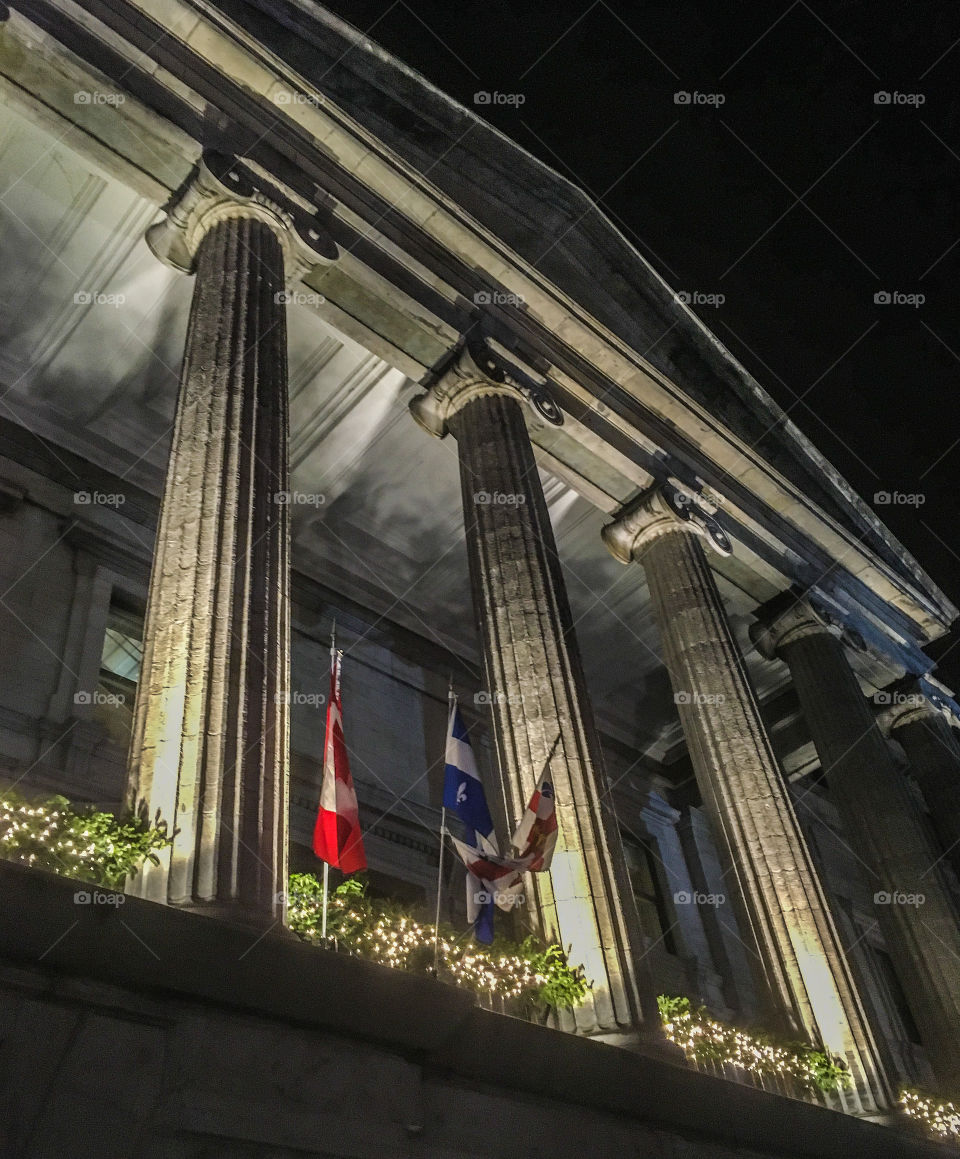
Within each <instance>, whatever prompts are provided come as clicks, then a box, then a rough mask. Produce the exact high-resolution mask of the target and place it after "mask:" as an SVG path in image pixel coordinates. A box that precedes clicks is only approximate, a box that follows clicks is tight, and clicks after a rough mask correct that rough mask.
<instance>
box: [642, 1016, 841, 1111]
mask: <svg viewBox="0 0 960 1159" xmlns="http://www.w3.org/2000/svg"><path fill="white" fill-rule="evenodd" d="M658 1003H659V1006H660V1018H661V1022H662V1024H663V1030H664V1033H665V1034H666V1036H667V1038H668V1039H669V1040H670V1042H673V1043H675V1044H676V1045H677V1046H679V1047H680V1048H681V1049H682V1050H683V1052H684V1054H685V1055H686V1056H687V1058H689V1059H691V1060H694V1061H697V1062H707V1061H709V1062H714V1063H718V1064H719V1065H721V1066H734V1067H739V1068H740V1069H741V1070H745V1071H747V1072H748V1073H750V1074H753V1075H756V1076H758V1077H761V1076H763V1075H773V1076H779V1077H789V1078H794V1079H797V1080H798V1081H799V1082H800V1083H802V1084H803V1085H804V1086H806V1087H809V1088H812V1089H815V1090H833V1089H836V1087H837V1086H845V1085H846V1084H847V1083H848V1082H849V1078H848V1076H847V1074H846V1072H845V1070H844V1068H843V1066H842V1064H840V1063H839V1062H838V1061H837V1060H834V1059H832V1058H831V1057H830V1056H829V1055H828V1054H827V1053H826V1052H825V1051H822V1050H818V1049H816V1048H815V1047H813V1046H807V1045H805V1044H798V1045H797V1046H795V1047H794V1046H781V1045H778V1044H776V1043H772V1042H769V1041H765V1040H764V1039H763V1038H762V1037H758V1036H756V1035H752V1034H750V1033H748V1032H747V1031H745V1030H741V1029H740V1028H738V1027H736V1026H727V1025H725V1024H724V1023H722V1022H718V1021H717V1020H716V1019H714V1018H711V1017H710V1015H709V1014H707V1013H706V1011H704V1010H702V1009H701V1010H696V1009H694V1008H693V1007H692V1005H691V1003H690V1000H689V999H688V998H667V997H666V996H663V995H661V997H660V998H659V999H658Z"/></svg>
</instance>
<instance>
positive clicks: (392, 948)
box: [287, 873, 590, 1010]
mask: <svg viewBox="0 0 960 1159" xmlns="http://www.w3.org/2000/svg"><path fill="white" fill-rule="evenodd" d="M287 924H288V926H289V927H290V929H291V930H293V931H294V932H295V933H296V934H298V935H299V936H300V937H301V938H303V939H304V940H305V941H308V942H313V943H315V944H319V945H322V944H324V940H323V936H322V924H323V885H322V883H321V882H320V881H319V880H318V878H316V877H315V876H314V875H313V874H312V873H294V874H291V876H290V890H289V893H288V906H287ZM437 931H438V927H437V926H435V925H433V923H430V922H421V921H419V920H417V919H416V918H414V917H413V916H412V915H411V914H410V913H409V912H407V910H406V909H405V907H404V906H402V905H400V904H399V903H397V902H393V901H388V900H386V899H383V898H374V897H371V896H370V895H369V894H368V892H367V889H366V886H365V884H364V882H363V881H362V880H361V879H359V878H356V877H352V878H347V879H346V881H344V882H342V883H341V884H340V885H338V886H337V887H336V888H335V889H333V890H331V891H330V897H329V900H328V905H327V937H326V944H328V945H336V946H337V947H338V948H342V949H345V950H346V951H347V952H348V953H351V954H356V955H357V956H358V957H361V958H367V959H369V960H370V961H374V962H379V963H380V964H381V965H385V966H391V967H393V968H397V969H404V970H412V971H415V972H417V973H432V972H433V965H434V953H435V950H434V942H435V938H437ZM437 948H438V951H439V952H438V953H437V966H438V974H439V975H440V976H441V977H444V978H447V979H448V980H450V981H452V982H455V983H456V984H457V985H461V986H466V987H468V988H469V989H471V990H475V991H476V992H477V993H480V994H485V995H488V996H490V997H497V998H504V999H519V1000H522V1001H523V1002H525V1003H527V1004H529V1005H530V1006H532V1007H534V1008H537V1007H539V1008H540V1009H542V1010H549V1009H558V1008H562V1007H571V1006H576V1005H578V1004H579V1003H580V1002H582V1001H583V998H584V996H585V995H586V994H587V992H588V991H589V989H590V986H589V983H588V982H587V981H586V979H585V978H584V976H583V971H582V970H580V969H574V968H573V967H571V966H570V964H569V963H568V961H567V956H566V954H565V953H564V951H563V949H562V947H560V946H557V945H549V946H544V945H542V944H541V943H540V942H538V940H537V939H536V938H535V937H533V936H532V935H531V936H529V937H527V938H525V939H524V940H523V942H521V943H519V944H518V943H516V942H511V941H510V940H509V939H506V938H503V937H502V936H501V937H497V938H496V939H495V941H494V943H493V945H491V946H489V947H479V946H474V945H471V944H465V943H464V942H463V940H462V937H461V936H460V935H458V934H457V933H456V931H454V930H453V929H452V928H451V927H449V926H446V925H444V924H441V925H440V926H439V937H438V938H437Z"/></svg>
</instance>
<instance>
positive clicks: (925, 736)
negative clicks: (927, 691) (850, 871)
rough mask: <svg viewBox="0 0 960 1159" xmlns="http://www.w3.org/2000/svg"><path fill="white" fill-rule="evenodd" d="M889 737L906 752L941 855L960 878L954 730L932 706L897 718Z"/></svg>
mask: <svg viewBox="0 0 960 1159" xmlns="http://www.w3.org/2000/svg"><path fill="white" fill-rule="evenodd" d="M890 735H891V737H892V738H893V739H894V740H896V741H898V742H899V743H900V745H901V746H902V747H903V751H904V753H906V756H907V760H908V761H909V762H910V772H911V774H912V776H913V778H914V780H915V781H916V782H917V785H918V786H919V788H920V792H921V793H922V794H923V799H924V801H925V802H926V804H927V808H928V809H929V810H930V820H931V822H932V824H933V829H934V832H935V833H936V835H937V838H938V839H939V841H940V844H941V847H942V852H943V853H944V854H945V855H946V857H947V859H948V860H949V862H950V864H951V865H952V866H953V868H954V870H955V872H956V874H957V877H958V879H960V748H958V746H957V739H956V734H955V731H954V729H952V728H951V727H950V725H949V724H948V722H947V721H946V719H945V718H944V716H943V713H941V712H939V711H938V710H937V709H935V708H933V707H932V706H931V707H929V708H928V709H926V710H920V711H918V712H912V713H905V714H904V715H902V716H900V717H898V718H897V719H896V720H894V721H893V723H892V725H891V728H890Z"/></svg>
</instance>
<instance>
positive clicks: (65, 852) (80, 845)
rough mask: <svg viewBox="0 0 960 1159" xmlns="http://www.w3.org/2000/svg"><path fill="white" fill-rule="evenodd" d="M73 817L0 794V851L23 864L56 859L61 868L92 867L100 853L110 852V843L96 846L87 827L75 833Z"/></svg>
mask: <svg viewBox="0 0 960 1159" xmlns="http://www.w3.org/2000/svg"><path fill="white" fill-rule="evenodd" d="M75 820H76V814H75V813H73V812H72V811H71V810H68V809H59V808H56V807H51V806H49V805H45V804H40V805H30V804H27V803H26V802H24V801H19V800H17V799H16V798H14V799H12V800H10V799H7V798H6V797H0V854H2V855H3V856H4V857H5V858H7V859H8V860H10V861H19V862H21V863H22V864H24V865H36V864H37V863H38V861H39V862H45V861H47V860H48V859H49V858H56V859H58V860H59V861H61V862H62V863H63V865H64V867H65V868H71V867H74V868H79V869H84V868H92V867H93V866H94V865H95V864H96V862H97V859H98V858H99V857H100V856H102V854H103V852H107V854H108V855H109V854H112V853H113V852H114V849H113V845H112V843H109V844H108V846H107V848H106V850H104V849H103V848H100V847H98V845H97V843H96V842H95V841H92V840H90V838H91V837H92V834H91V832H90V831H89V830H86V829H82V830H80V831H79V833H78V832H77V830H76V826H75V825H74V821H75ZM78 838H79V842H78ZM36 846H39V847H40V848H36ZM45 854H46V856H45Z"/></svg>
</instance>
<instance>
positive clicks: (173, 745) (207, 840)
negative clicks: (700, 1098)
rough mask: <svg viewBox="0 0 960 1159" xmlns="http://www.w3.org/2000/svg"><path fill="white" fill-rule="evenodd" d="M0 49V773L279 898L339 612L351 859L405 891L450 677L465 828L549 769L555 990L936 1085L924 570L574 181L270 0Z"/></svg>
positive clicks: (525, 791)
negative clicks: (354, 842) (586, 989)
mask: <svg viewBox="0 0 960 1159" xmlns="http://www.w3.org/2000/svg"><path fill="white" fill-rule="evenodd" d="M0 85H2V87H3V95H4V102H5V106H6V108H7V110H8V115H7V117H6V118H5V122H4V125H3V128H2V130H0V170H2V173H3V176H4V182H3V184H4V188H5V192H4V193H3V194H2V196H0V221H2V225H3V234H2V244H3V252H4V256H5V261H4V263H3V265H2V268H0V280H2V282H3V297H4V300H5V301H6V302H7V303H8V307H7V308H6V310H5V317H4V319H3V323H2V338H0V375H2V383H3V388H4V391H3V395H2V407H0V532H2V535H3V543H4V551H3V552H2V554H0V567H2V569H3V581H2V588H3V593H2V598H0V632H2V640H3V650H2V654H3V660H4V663H3V665H2V670H0V776H2V779H3V783H4V784H5V785H15V786H16V787H17V788H18V790H19V791H21V792H25V793H32V794H37V795H42V794H51V793H61V794H63V795H65V796H67V797H69V798H71V799H72V800H75V801H81V802H95V803H97V804H99V805H102V806H104V807H107V808H111V809H124V808H127V809H133V810H138V811H142V812H145V813H146V815H148V816H150V817H154V816H157V815H159V816H160V817H161V818H162V819H163V820H164V821H166V822H167V823H168V825H169V826H170V828H171V829H175V830H176V835H175V838H174V841H173V845H172V848H171V849H170V850H169V851H168V852H167V853H165V854H164V856H163V857H162V858H161V863H160V864H159V865H158V866H148V867H147V868H146V869H145V871H144V872H143V873H142V874H141V875H139V876H138V878H137V879H136V881H135V882H134V883H133V885H132V886H131V890H132V892H135V893H137V894H139V895H140V897H141V898H143V899H145V901H150V902H153V903H158V904H160V905H163V906H172V907H178V908H185V909H188V910H205V911H207V912H208V913H209V914H210V915H213V916H214V917H221V918H225V919H227V920H228V921H240V922H242V923H243V924H245V925H247V926H249V927H252V928H254V929H257V930H260V931H270V930H273V929H274V928H276V927H277V926H278V925H281V924H282V921H283V900H282V894H283V891H284V888H285V883H286V877H287V872H288V870H289V869H290V868H293V869H298V870H308V871H312V870H314V869H315V868H316V864H317V863H316V861H315V859H314V858H313V855H312V852H311V850H310V839H311V832H312V826H313V821H314V817H315V812H316V807H317V801H318V795H319V783H320V773H321V769H322V763H323V728H324V697H325V695H326V693H327V690H328V682H329V659H328V654H329V645H330V639H331V634H332V631H333V625H334V623H335V624H336V633H337V640H338V644H339V646H340V647H342V648H343V649H344V652H345V657H344V668H343V682H344V683H343V699H344V706H345V714H346V735H347V740H348V744H349V747H350V756H351V761H352V765H353V775H354V780H355V783H356V787H357V794H358V798H359V802H360V811H361V822H362V825H363V828H364V831H365V842H366V848H367V855H368V859H369V862H370V870H371V873H370V876H371V882H372V885H373V887H374V888H376V889H378V890H381V891H383V892H385V893H388V894H390V895H391V896H396V897H402V898H405V899H406V900H408V901H410V902H412V903H417V904H422V905H423V906H424V907H427V906H429V905H430V904H431V903H432V899H433V897H434V893H435V890H436V888H437V872H438V855H439V830H440V798H441V789H442V779H443V745H444V735H445V729H446V720H447V689H448V684H450V683H452V686H453V688H454V689H455V691H456V692H457V694H458V696H459V699H460V702H461V705H462V707H463V711H464V715H465V717H466V719H467V723H468V725H469V728H470V732H471V737H472V739H473V744H474V749H475V751H476V752H477V754H478V759H479V762H480V765H481V768H482V771H483V774H484V778H485V782H486V785H487V793H488V797H489V798H490V800H491V803H492V805H493V808H494V814H495V817H496V820H497V825H498V829H499V831H500V834H501V838H504V837H505V836H506V834H507V833H509V832H510V831H512V829H513V827H514V825H515V824H516V822H517V820H518V819H519V816H520V813H521V811H522V809H523V806H524V804H525V802H526V800H527V799H528V797H529V795H530V792H531V791H532V789H533V787H534V786H535V785H536V783H537V782H538V780H539V779H540V777H541V776H543V775H544V774H545V773H546V774H548V775H549V776H550V779H551V780H552V782H553V784H554V786H555V790H556V800H557V813H558V821H559V833H560V837H559V844H558V849H557V853H556V855H555V858H554V862H553V865H552V868H551V872H550V873H549V874H543V875H538V876H537V878H536V880H534V881H531V882H530V885H529V905H528V907H527V908H526V910H525V912H524V913H523V914H522V915H520V916H519V917H516V918H514V919H513V920H514V921H515V922H516V923H517V925H516V928H517V931H518V932H522V931H523V930H524V929H526V928H530V929H535V930H537V931H539V932H541V933H542V934H544V935H545V936H547V937H549V938H551V939H555V940H557V941H559V942H561V943H562V944H563V945H564V946H567V947H569V948H570V949H569V952H570V957H571V961H573V962H574V963H575V964H578V965H583V966H584V968H585V970H586V972H587V975H588V976H589V978H590V979H591V981H592V983H593V985H592V989H591V992H590V995H589V997H588V999H587V1001H586V1002H584V1003H583V1004H582V1005H581V1006H580V1007H578V1008H576V1010H575V1011H574V1012H572V1013H571V1014H570V1015H569V1016H566V1017H565V1018H564V1019H561V1022H560V1029H563V1030H565V1031H568V1032H571V1033H574V1034H576V1035H579V1036H581V1037H587V1038H599V1039H601V1040H602V1041H604V1042H608V1043H614V1044H619V1045H622V1046H624V1047H628V1048H631V1049H633V1050H635V1051H640V1052H641V1053H646V1054H649V1055H652V1056H656V1055H657V1053H658V1052H660V1053H661V1054H662V1053H663V1047H664V1043H663V1040H662V1036H661V1031H660V1026H659V1019H658V1015H657V1007H656V998H657V995H658V994H672V995H677V994H683V995H687V996H689V997H690V998H691V999H693V1000H695V1001H696V1002H697V1003H698V1004H700V1003H702V1004H704V1005H706V1006H707V1008H708V1009H709V1010H710V1011H711V1012H712V1013H713V1014H715V1015H716V1016H717V1017H719V1018H721V1019H723V1020H727V1021H733V1022H739V1023H743V1024H749V1023H753V1024H760V1025H764V1026H766V1027H768V1028H769V1029H770V1030H776V1031H779V1032H781V1033H784V1034H787V1035H789V1036H792V1037H794V1038H802V1039H807V1040H809V1041H812V1042H815V1043H818V1044H822V1045H823V1046H825V1047H826V1048H827V1049H829V1050H830V1051H831V1052H832V1053H834V1054H836V1055H838V1056H839V1057H841V1058H842V1059H843V1060H844V1062H845V1065H846V1066H847V1068H848V1069H849V1072H850V1075H851V1079H852V1083H851V1086H850V1089H849V1090H848V1091H847V1092H845V1093H844V1095H843V1097H842V1108H843V1109H844V1110H846V1111H848V1112H850V1113H851V1114H852V1115H856V1116H861V1117H866V1118H883V1117H885V1116H886V1115H888V1114H889V1113H890V1111H891V1108H892V1107H893V1106H894V1103H895V1098H896V1092H897V1090H898V1089H899V1088H900V1087H902V1086H904V1085H906V1086H912V1085H926V1086H933V1087H935V1088H937V1089H940V1090H942V1091H944V1092H945V1093H950V1092H960V971H958V970H957V968H956V967H957V963H958V961H960V917H958V912H960V885H958V876H957V874H958V870H960V858H958V855H957V850H958V849H960V810H958V806H957V800H958V796H957V791H956V790H957V785H958V779H960V743H958V736H960V734H958V731H957V729H958V727H960V719H958V718H960V707H958V705H957V703H956V702H955V700H954V699H953V695H952V693H951V691H950V690H949V689H948V688H946V687H944V686H943V685H942V684H941V683H940V682H939V681H938V679H937V678H936V676H935V674H934V673H933V671H932V669H933V664H932V662H931V660H930V659H929V658H928V657H927V656H926V655H925V653H924V647H925V645H927V644H928V643H929V642H930V641H932V640H934V639H936V638H937V637H938V636H940V635H942V634H943V633H944V632H945V631H946V630H947V629H948V628H949V626H950V624H951V623H952V622H953V620H954V619H955V617H956V616H957V609H956V608H955V607H954V606H953V605H952V604H951V603H950V601H949V599H948V598H947V597H946V596H945V595H944V594H943V593H942V592H940V591H939V590H938V588H937V587H936V585H935V584H934V583H933V582H932V581H931V580H930V578H929V577H928V576H927V575H926V574H925V573H924V572H923V571H922V569H921V567H920V566H919V565H918V564H917V563H916V562H915V561H913V560H912V559H911V558H910V557H909V555H908V554H907V553H906V552H905V551H904V550H903V548H902V547H901V546H900V545H899V544H898V543H897V542H896V541H895V540H894V539H893V538H892V537H891V535H890V533H889V532H888V531H887V530H886V528H884V527H883V525H882V524H881V523H880V522H879V521H878V520H877V519H876V517H875V516H874V514H873V513H872V512H871V511H870V509H869V508H868V507H867V506H866V505H865V504H864V503H863V502H862V500H861V499H860V498H859V497H858V496H856V495H855V494H854V493H853V492H852V491H851V490H850V488H849V486H848V485H847V484H846V483H845V482H844V480H843V479H842V478H841V477H840V476H839V475H838V474H837V472H836V471H835V470H834V469H833V468H832V467H831V465H830V464H829V463H828V462H827V461H826V460H825V459H824V458H823V457H822V456H821V455H820V454H819V453H818V452H817V451H816V449H815V448H814V447H813V446H812V445H811V444H810V443H809V442H808V441H807V440H806V439H805V437H804V436H803V435H802V434H801V433H800V431H799V430H797V428H796V427H794V426H793V424H792V423H791V422H790V421H789V419H788V418H787V417H786V416H785V415H784V414H783V413H782V412H781V411H779V409H778V408H777V407H776V405H775V404H774V403H773V401H772V400H771V399H770V398H769V397H768V396H767V395H766V394H765V393H764V391H763V390H762V388H761V387H760V385H759V384H757V383H756V382H755V381H754V380H753V379H752V378H751V377H750V376H749V375H748V374H747V372H746V371H745V370H744V368H743V367H742V366H740V365H739V364H738V363H737V362H736V360H735V359H734V358H733V357H732V356H731V355H730V354H729V352H728V351H726V350H725V349H724V348H723V347H722V345H721V344H720V343H719V341H718V340H717V339H716V338H715V336H714V335H712V334H711V333H710V332H709V331H708V330H707V329H706V327H705V326H704V325H703V324H702V323H701V322H700V321H699V319H698V318H697V317H696V316H695V314H694V313H692V312H691V311H690V310H689V309H688V307H687V305H686V304H685V303H684V302H683V301H681V300H680V298H681V296H678V295H676V294H675V293H674V292H673V291H672V290H671V289H670V288H668V287H667V286H666V285H665V284H664V283H663V282H662V280H661V279H660V278H659V276H658V275H657V274H656V273H655V272H654V271H653V270H652V269H651V268H650V267H649V265H647V263H646V262H645V261H644V260H643V259H642V258H641V257H640V256H639V255H638V254H637V253H636V252H635V251H634V250H633V249H632V248H631V247H630V246H629V245H628V243H627V242H626V241H625V240H624V239H623V237H622V236H621V235H620V234H619V233H618V232H617V230H616V229H615V228H614V227H613V226H612V225H611V224H610V222H608V221H607V220H606V219H605V218H604V217H603V215H602V214H601V213H600V212H599V211H598V210H597V209H596V207H594V206H593V205H592V204H591V203H590V201H589V199H588V198H587V197H586V195H584V194H583V193H582V192H581V191H579V190H578V189H576V188H574V187H573V186H571V185H570V184H569V183H568V182H567V181H566V180H565V179H563V178H561V177H560V176H558V175H557V174H555V173H553V172H552V171H550V170H549V169H547V168H546V167H544V166H543V165H541V164H540V163H539V162H536V161H535V160H534V159H532V158H531V157H529V156H528V155H527V154H525V153H524V152H523V151H522V150H521V149H519V147H517V146H515V145H513V144H512V143H511V142H509V141H507V140H505V139H504V138H503V137H501V136H500V135H499V134H497V133H496V132H494V131H493V130H492V129H490V128H489V127H488V126H486V125H485V124H484V123H483V122H482V121H481V120H479V119H478V118H476V117H475V116H474V114H472V113H471V112H469V111H467V110H465V109H463V108H461V107H459V106H457V105H455V104H454V103H453V102H451V101H449V100H448V99H447V98H446V97H444V96H443V94H441V93H439V92H437V91H436V90H434V89H433V88H431V86H430V85H429V84H427V82H425V81H424V80H423V79H422V78H421V77H419V76H417V75H415V74H413V73H411V72H410V71H409V70H408V69H406V68H405V67H404V66H403V65H402V64H401V63H400V62H398V61H396V60H394V59H392V58H390V57H388V56H387V55H386V54H384V53H383V52H382V51H381V50H380V49H378V48H377V47H376V46H375V45H373V44H371V43H370V42H369V41H366V40H365V39H364V38H363V37H361V36H359V34H357V33H356V32H355V31H354V30H352V29H350V28H349V27H347V26H345V25H343V24H342V23H341V22H339V21H338V20H336V19H335V18H334V17H332V16H331V15H329V14H328V13H326V12H324V11H323V10H322V9H319V8H317V7H315V6H314V5H312V4H309V3H307V2H306V0H302V2H301V0H295V2H294V3H291V4H289V5H286V6H276V5H273V4H270V3H267V2H263V3H250V4H233V3H222V4H220V3H218V4H206V3H199V2H189V0H164V2H163V3H160V4H158V3H156V2H153V3H146V2H145V0H144V2H143V3H140V2H138V0H116V2H112V3H110V4H109V5H101V4H86V5H85V6H84V7H82V8H81V7H79V6H77V5H74V4H72V3H71V2H70V0H29V2H27V3H22V4H15V5H14V6H13V7H12V10H11V11H10V12H9V14H8V15H7V18H6V20H5V22H4V23H3V24H2V26H0ZM462 883H463V878H462V871H458V870H457V869H455V868H450V867H449V862H448V872H447V876H446V878H445V880H444V882H443V883H442V899H441V900H442V905H443V907H444V913H445V915H446V916H447V917H449V919H450V920H453V921H455V922H459V923H461V924H463V922H464V921H465V914H464V903H463V884H462ZM918 899H922V900H918ZM138 912H139V911H138ZM158 1153H159V1152H158ZM703 1153H704V1154H706V1153H707V1152H706V1151H704V1152H703ZM238 1154H239V1152H238ZM278 1154H279V1152H278Z"/></svg>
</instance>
